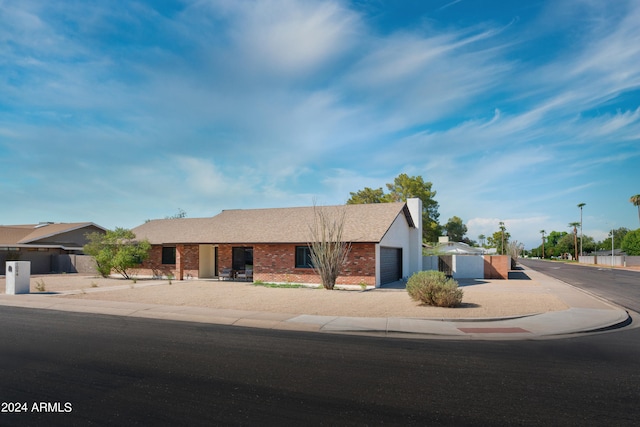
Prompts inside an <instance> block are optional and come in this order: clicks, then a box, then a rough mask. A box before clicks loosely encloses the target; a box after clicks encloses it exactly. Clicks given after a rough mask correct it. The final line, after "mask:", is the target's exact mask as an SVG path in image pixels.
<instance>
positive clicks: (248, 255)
mask: <svg viewBox="0 0 640 427" xmlns="http://www.w3.org/2000/svg"><path fill="white" fill-rule="evenodd" d="M231 250H232V252H231V254H232V255H231V268H233V269H234V270H236V271H239V270H246V269H253V248H249V247H235V248H232V249H231Z"/></svg>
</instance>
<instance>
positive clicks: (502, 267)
mask: <svg viewBox="0 0 640 427" xmlns="http://www.w3.org/2000/svg"><path fill="white" fill-rule="evenodd" d="M509 270H511V257H510V256H508V255H485V256H484V278H485V279H505V280H507V279H509Z"/></svg>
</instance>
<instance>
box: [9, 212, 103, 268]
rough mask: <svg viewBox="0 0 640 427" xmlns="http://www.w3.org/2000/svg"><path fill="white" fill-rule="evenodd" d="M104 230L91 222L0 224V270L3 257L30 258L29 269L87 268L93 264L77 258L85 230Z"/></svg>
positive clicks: (80, 250) (19, 259)
mask: <svg viewBox="0 0 640 427" xmlns="http://www.w3.org/2000/svg"><path fill="white" fill-rule="evenodd" d="M93 232H100V233H104V232H106V230H105V229H104V228H103V227H100V226H99V225H96V224H94V223H92V222H79V223H52V222H44V223H40V224H29V225H2V226H0V274H5V266H6V261H30V262H31V273H32V274H42V273H77V272H90V271H92V269H93V264H92V263H90V262H88V260H87V259H82V262H81V263H80V261H79V260H78V259H77V255H81V254H82V253H83V252H82V248H83V246H84V245H85V244H86V243H87V239H86V237H85V235H86V234H87V233H93Z"/></svg>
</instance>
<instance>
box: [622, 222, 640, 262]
mask: <svg viewBox="0 0 640 427" xmlns="http://www.w3.org/2000/svg"><path fill="white" fill-rule="evenodd" d="M622 250H623V251H625V252H626V253H627V255H632V256H633V255H640V228H639V229H637V230H634V231H629V232H628V233H627V234H626V235H625V236H624V240H623V241H622Z"/></svg>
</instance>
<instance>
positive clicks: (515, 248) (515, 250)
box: [507, 240, 524, 263]
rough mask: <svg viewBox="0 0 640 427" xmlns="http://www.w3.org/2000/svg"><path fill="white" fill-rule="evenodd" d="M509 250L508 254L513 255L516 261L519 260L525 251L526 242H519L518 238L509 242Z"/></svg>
mask: <svg viewBox="0 0 640 427" xmlns="http://www.w3.org/2000/svg"><path fill="white" fill-rule="evenodd" d="M507 251H508V254H509V255H510V256H511V259H512V260H513V262H514V263H515V262H517V260H518V258H519V257H520V255H521V254H522V252H523V251H524V244H523V243H518V241H517V240H514V241H513V242H509V244H508V245H507Z"/></svg>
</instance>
